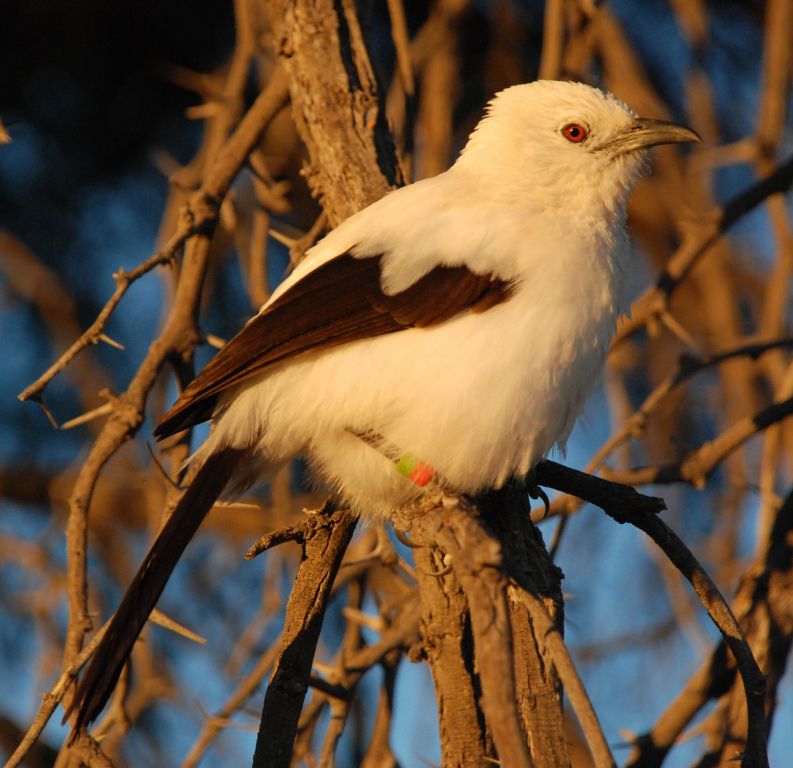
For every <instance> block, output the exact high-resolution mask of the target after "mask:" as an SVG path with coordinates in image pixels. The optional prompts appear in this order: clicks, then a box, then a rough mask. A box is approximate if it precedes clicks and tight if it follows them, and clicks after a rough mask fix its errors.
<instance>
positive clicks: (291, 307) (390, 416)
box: [73, 82, 697, 733]
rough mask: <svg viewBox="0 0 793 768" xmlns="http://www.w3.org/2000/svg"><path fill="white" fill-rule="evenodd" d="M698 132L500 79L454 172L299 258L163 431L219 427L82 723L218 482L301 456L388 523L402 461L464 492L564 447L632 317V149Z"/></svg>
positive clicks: (404, 193)
mask: <svg viewBox="0 0 793 768" xmlns="http://www.w3.org/2000/svg"><path fill="white" fill-rule="evenodd" d="M696 139H697V137H696V134H694V133H693V132H692V131H690V130H689V129H687V128H684V127H682V126H679V125H675V124H674V123H664V122H660V121H653V120H646V119H643V118H637V117H636V116H635V115H634V114H633V113H632V112H631V111H630V109H628V108H627V107H626V106H625V105H624V104H622V103H621V102H620V101H618V100H617V99H615V98H614V97H612V96H608V95H606V94H604V93H602V92H600V91H598V90H596V89H594V88H589V87H587V86H584V85H580V84H576V83H556V82H538V83H532V84H530V85H520V86H516V87H514V88H509V89H508V90H506V91H504V92H502V93H500V94H499V95H498V96H496V98H495V99H494V100H493V101H492V103H491V104H490V108H489V113H488V116H487V117H486V118H485V119H484V120H482V122H481V123H480V124H479V126H478V127H477V129H476V131H475V132H474V133H473V135H472V136H471V139H470V140H469V142H468V145H467V146H466V148H465V151H464V152H463V154H462V155H461V157H460V159H459V160H458V161H457V163H456V164H455V165H454V167H453V168H451V169H450V170H448V171H447V172H446V173H443V174H441V175H440V176H437V177H435V178H433V179H428V180H426V181H421V182H419V183H417V184H413V185H412V186H409V187H405V188H404V189H400V190H397V191H395V192H393V193H391V194H389V195H387V196H386V197H384V198H383V199H382V200H379V201H378V202H376V203H374V204H373V205H370V206H369V207H368V208H366V209H365V210H363V211H361V212H360V213H358V214H356V215H355V216H352V217H351V218H350V219H349V220H348V221H346V222H344V223H343V224H342V225H341V226H340V227H338V228H337V229H336V230H335V231H333V232H331V234H329V235H328V236H327V237H326V238H325V239H324V240H323V241H322V242H320V243H319V244H318V245H317V246H316V247H315V248H314V249H312V250H311V252H310V253H309V254H308V255H307V257H306V259H305V260H304V261H303V263H302V264H300V266H299V267H298V268H297V269H296V270H295V271H294V273H293V274H292V275H291V276H290V277H289V278H288V279H287V280H285V281H284V283H283V285H281V286H280V287H279V289H278V291H276V292H275V294H274V295H273V297H272V299H271V300H270V301H269V302H268V303H267V304H266V305H265V306H264V307H263V308H262V310H261V311H260V313H259V315H257V316H256V317H255V318H253V319H252V320H251V321H250V323H249V324H248V325H247V326H246V327H245V328H244V329H243V330H242V331H241V332H240V333H239V334H238V335H237V336H236V337H235V338H234V339H232V340H231V341H230V342H229V344H228V345H227V346H226V347H224V348H223V350H221V351H220V352H219V353H218V355H217V356H216V357H215V358H214V359H213V360H212V361H211V362H210V363H209V364H208V365H207V366H206V368H205V369H204V370H203V371H202V372H201V373H200V374H199V376H198V377H197V378H196V379H195V381H193V382H192V383H191V384H190V385H189V386H188V387H187V388H186V389H185V391H184V392H183V393H182V395H181V397H180V398H179V400H177V402H176V403H175V404H174V406H173V407H172V408H171V409H170V411H169V412H168V413H167V414H166V415H165V417H164V418H163V420H162V421H161V422H160V424H159V426H158V427H157V430H156V431H155V434H157V435H158V436H159V437H164V436H168V435H172V434H174V433H176V432H179V431H181V430H183V429H185V428H187V427H190V426H193V425H195V424H197V423H200V422H201V421H203V420H205V419H207V418H208V417H209V416H210V415H211V416H212V420H213V428H212V431H211V433H210V436H209V438H208V439H207V440H206V442H205V443H204V444H203V445H202V446H201V447H200V448H199V450H198V451H197V453H196V455H195V457H194V459H196V460H198V461H199V462H200V464H201V466H200V467H199V468H198V469H197V472H196V474H195V476H194V477H193V479H192V480H191V483H190V485H189V487H188V488H187V490H186V491H185V493H184V494H183V495H182V497H181V498H180V500H179V502H178V503H177V505H176V507H175V508H174V510H173V513H172V514H171V516H170V517H169V518H168V520H167V522H166V524H165V525H164V527H163V529H162V530H161V531H160V534H159V535H158V537H157V539H156V540H155V542H154V544H153V545H152V547H151V549H150V550H149V552H148V554H147V555H146V558H145V560H144V561H143V564H142V565H141V567H140V569H139V570H138V572H137V574H136V575H135V578H134V579H133V581H132V583H131V584H130V586H129V589H128V590H127V592H126V594H125V596H124V599H123V600H122V602H121V605H120V606H119V608H118V610H117V611H116V613H115V615H114V617H113V620H112V621H111V623H110V626H109V627H108V629H107V631H106V633H105V635H104V637H103V638H102V641H101V643H100V644H99V647H98V649H97V651H96V654H95V656H94V658H93V659H92V661H91V664H90V666H89V668H88V670H87V671H86V673H85V674H84V675H83V678H82V681H81V683H80V687H79V690H78V691H77V693H76V694H75V698H74V702H73V706H74V707H76V709H77V717H76V719H75V733H77V732H79V731H80V730H82V729H83V728H85V726H86V725H87V724H88V723H89V722H91V721H92V720H94V719H95V718H96V717H97V715H98V714H99V712H100V711H101V710H102V707H103V706H104V704H105V703H106V701H107V699H108V697H109V695H110V692H111V691H112V690H113V687H114V685H115V684H116V681H117V680H118V676H119V674H120V673H121V670H122V669H123V666H124V664H125V663H126V660H127V659H128V658H129V654H130V653H131V651H132V648H133V646H134V643H135V639H136V638H137V636H138V634H139V633H140V631H141V629H142V628H143V625H144V624H145V622H146V620H147V617H148V616H149V614H150V613H151V611H152V610H153V608H154V606H155V604H156V602H157V600H158V598H159V596H160V594H161V592H162V590H163V588H164V587H165V584H166V583H167V581H168V578H169V576H170V574H171V572H172V571H173V568H174V566H175V565H176V563H177V561H178V559H179V557H180V556H181V554H182V552H183V551H184V548H185V547H186V546H187V543H188V542H189V540H190V538H191V537H192V535H193V534H194V533H195V531H196V530H197V529H198V527H199V525H200V524H201V521H202V520H203V519H204V517H205V515H206V514H207V513H208V512H209V510H210V509H211V508H212V505H213V504H214V502H215V500H216V499H217V497H218V494H220V493H221V492H222V491H223V490H224V488H225V489H226V490H227V491H228V490H232V491H233V490H234V489H238V488H239V487H241V486H244V485H246V484H249V483H252V482H255V481H256V480H260V479H263V478H265V477H266V476H267V475H268V474H269V473H270V472H272V471H273V470H274V469H275V468H276V467H278V466H279V465H281V464H283V463H284V462H286V461H288V460H290V459H291V458H293V457H294V456H297V455H299V454H302V455H305V456H306V457H307V458H308V460H309V462H310V463H311V464H312V465H313V467H314V468H315V470H316V471H317V473H318V474H319V475H320V476H322V477H324V478H325V479H326V480H327V481H328V483H329V484H330V485H331V487H332V488H334V489H335V490H336V491H337V493H338V494H339V496H340V497H341V499H342V500H343V501H345V502H347V503H349V504H350V505H351V506H352V508H353V509H354V511H356V512H358V513H360V514H362V515H367V516H372V515H387V514H388V513H389V512H390V510H391V509H392V508H394V507H396V506H398V505H400V504H402V503H404V502H407V501H410V500H411V499H413V498H415V497H416V496H418V495H419V494H420V493H421V492H422V491H421V487H420V485H419V484H417V483H416V482H414V481H413V480H411V479H409V477H406V476H404V475H403V474H402V473H401V472H403V471H405V467H404V466H403V462H401V461H400V462H399V463H396V462H395V461H394V454H395V455H396V456H397V457H405V456H409V457H410V458H411V461H414V460H420V461H421V462H423V463H424V464H428V465H430V466H431V467H433V468H434V470H435V472H436V476H438V477H440V478H442V481H443V482H445V483H447V484H448V485H449V486H450V488H451V490H454V491H457V492H467V493H475V492H477V491H480V490H483V489H485V488H493V487H498V486H500V485H502V484H503V483H504V482H505V481H506V480H507V479H508V478H509V477H510V476H512V475H517V476H520V475H524V474H526V473H527V472H528V471H529V469H530V468H531V467H532V466H533V465H534V464H535V463H536V462H537V461H538V460H539V459H541V458H542V457H543V456H545V455H546V454H547V453H548V451H550V450H551V448H552V447H553V446H554V445H558V446H560V447H564V443H565V441H566V440H567V438H568V436H569V434H570V430H571V429H572V427H573V423H574V421H575V419H576V417H577V416H578V413H579V412H580V410H581V408H582V406H583V404H584V401H585V399H586V397H587V396H588V395H589V392H590V390H591V389H592V386H593V384H594V383H595V381H596V379H597V376H598V374H599V373H600V369H601V367H602V365H603V361H604V358H605V355H606V351H607V349H608V345H609V342H610V340H611V337H612V334H613V332H614V326H615V322H616V320H617V318H618V317H619V315H620V313H621V312H624V311H625V303H624V302H625V296H624V278H623V274H624V271H625V269H626V261H627V258H628V248H627V239H626V236H625V231H624V224H625V200H626V197H627V195H628V192H629V191H630V188H631V186H632V184H633V182H634V181H635V179H636V177H637V176H638V173H639V171H640V170H641V166H642V159H643V156H644V154H645V153H646V152H645V150H646V149H647V148H648V147H650V146H652V145H654V144H662V143H668V142H681V141H694V140H696ZM363 434H366V435H376V436H377V439H376V440H375V441H374V442H376V443H377V448H375V447H372V445H371V444H370V443H371V442H372V441H365V440H364V439H362V437H360V435H363ZM383 445H388V446H389V449H388V450H386V451H384V450H383ZM391 447H393V449H394V450H393V451H392V450H391ZM406 463H407V464H410V466H412V464H411V462H406ZM407 474H410V467H409V466H408V472H407ZM415 479H417V478H416V477H415V476H414V480H415Z"/></svg>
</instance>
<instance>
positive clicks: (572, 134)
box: [562, 123, 589, 144]
mask: <svg viewBox="0 0 793 768" xmlns="http://www.w3.org/2000/svg"><path fill="white" fill-rule="evenodd" d="M562 136H564V137H565V138H566V139H567V140H568V141H569V142H572V143H573V144H580V143H581V142H582V141H586V140H587V138H588V136H589V131H587V129H586V128H585V127H584V126H583V125H581V124H580V123H569V124H568V125H566V126H565V127H564V128H562Z"/></svg>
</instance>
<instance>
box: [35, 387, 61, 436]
mask: <svg viewBox="0 0 793 768" xmlns="http://www.w3.org/2000/svg"><path fill="white" fill-rule="evenodd" d="M31 400H33V401H34V402H36V403H38V404H39V405H40V406H41V410H42V411H44V415H45V416H46V417H47V418H48V419H49V420H50V424H52V426H53V428H54V429H60V428H61V427H60V425H59V424H58V422H57V421H56V420H55V416H53V415H52V411H51V410H50V409H49V407H48V406H47V404H46V403H45V402H44V398H43V397H42V396H41V395H36V396H35V397H32V398H31Z"/></svg>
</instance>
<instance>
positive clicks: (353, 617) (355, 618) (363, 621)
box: [341, 606, 386, 632]
mask: <svg viewBox="0 0 793 768" xmlns="http://www.w3.org/2000/svg"><path fill="white" fill-rule="evenodd" d="M341 613H342V615H343V616H344V618H345V619H347V620H348V621H351V622H353V623H354V624H358V625H360V626H362V627H367V628H368V629H371V630H372V631H373V632H382V631H383V630H384V629H385V628H386V623H385V620H384V619H383V617H382V616H373V615H372V614H369V613H366V612H365V611H359V610H358V609H357V608H350V607H349V606H346V607H344V608H342V609H341Z"/></svg>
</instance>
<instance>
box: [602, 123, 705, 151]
mask: <svg viewBox="0 0 793 768" xmlns="http://www.w3.org/2000/svg"><path fill="white" fill-rule="evenodd" d="M694 141H696V142H700V141H702V139H701V138H700V136H699V134H698V133H697V132H696V131H692V130H691V128H686V126H685V125H680V124H679V123H670V122H668V121H667V120H651V119H650V118H647V117H637V118H636V119H635V120H634V121H633V122H632V123H631V124H630V125H629V126H628V127H627V128H625V129H623V130H622V131H621V132H620V133H619V135H617V136H615V137H614V138H613V139H611V140H610V141H607V142H606V143H605V144H602V145H601V146H599V147H598V149H607V150H608V151H609V152H612V153H613V154H614V155H624V154H625V153H626V152H635V151H637V150H641V149H649V148H650V147H655V146H657V145H659V144H686V143H688V142H694Z"/></svg>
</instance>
